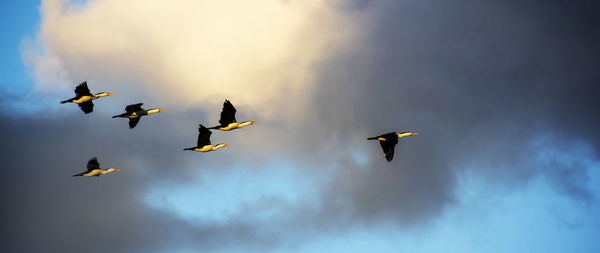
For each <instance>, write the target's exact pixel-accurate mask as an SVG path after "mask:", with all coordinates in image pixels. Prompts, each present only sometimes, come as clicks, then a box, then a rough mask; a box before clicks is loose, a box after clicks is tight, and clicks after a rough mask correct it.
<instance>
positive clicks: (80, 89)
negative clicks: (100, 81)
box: [75, 81, 92, 97]
mask: <svg viewBox="0 0 600 253" xmlns="http://www.w3.org/2000/svg"><path fill="white" fill-rule="evenodd" d="M75 94H76V95H77V96H78V97H82V96H92V93H90V89H89V88H88V87H87V82H86V81H84V82H83V83H80V84H79V85H77V87H75Z"/></svg>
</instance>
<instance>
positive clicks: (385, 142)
mask: <svg viewBox="0 0 600 253" xmlns="http://www.w3.org/2000/svg"><path fill="white" fill-rule="evenodd" d="M417 134H418V133H415V132H401V133H396V132H391V133H387V134H382V135H380V136H375V137H370V138H367V140H379V145H381V148H382V149H383V153H384V154H385V159H386V160H387V161H388V162H390V161H392V158H394V147H396V144H398V139H399V138H402V137H406V136H411V135H417Z"/></svg>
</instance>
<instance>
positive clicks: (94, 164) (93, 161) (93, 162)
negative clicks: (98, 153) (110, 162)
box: [87, 156, 100, 171]
mask: <svg viewBox="0 0 600 253" xmlns="http://www.w3.org/2000/svg"><path fill="white" fill-rule="evenodd" d="M87 169H88V171H91V170H96V169H100V164H99V163H98V158H96V157H95V156H94V157H93V158H92V159H90V160H89V161H88V164H87Z"/></svg>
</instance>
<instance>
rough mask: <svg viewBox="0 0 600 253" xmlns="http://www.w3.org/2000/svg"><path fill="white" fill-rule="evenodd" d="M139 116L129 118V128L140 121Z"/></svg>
mask: <svg viewBox="0 0 600 253" xmlns="http://www.w3.org/2000/svg"><path fill="white" fill-rule="evenodd" d="M140 119H141V117H137V118H129V129H133V128H134V127H135V126H136V125H137V123H138V122H140Z"/></svg>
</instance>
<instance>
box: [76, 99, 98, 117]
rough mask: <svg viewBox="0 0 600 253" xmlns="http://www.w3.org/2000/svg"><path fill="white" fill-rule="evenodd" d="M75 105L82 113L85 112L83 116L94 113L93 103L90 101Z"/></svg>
mask: <svg viewBox="0 0 600 253" xmlns="http://www.w3.org/2000/svg"><path fill="white" fill-rule="evenodd" d="M77 105H79V108H81V110H82V111H83V112H85V114H88V113H90V112H92V111H94V103H92V101H91V100H90V101H87V102H83V103H79V104H77Z"/></svg>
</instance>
